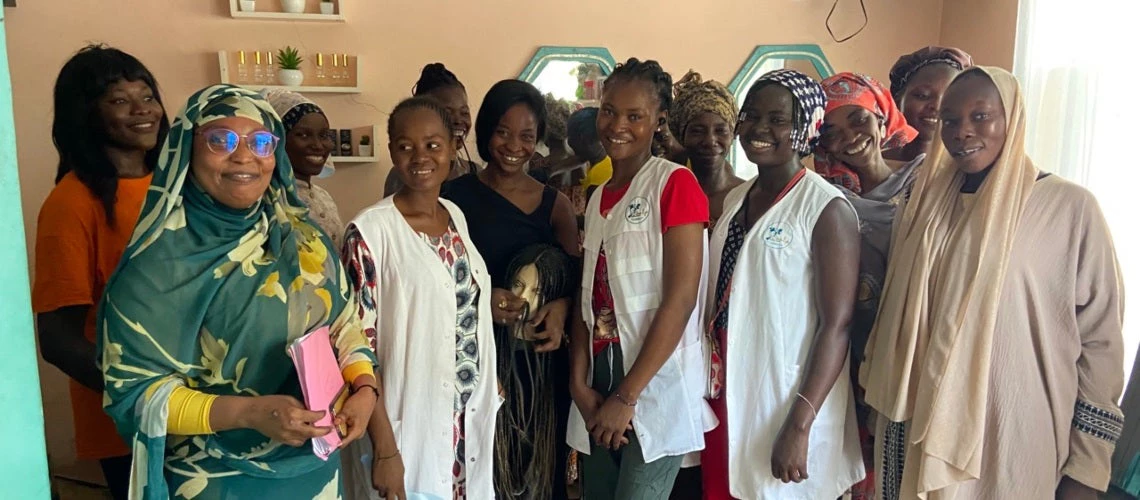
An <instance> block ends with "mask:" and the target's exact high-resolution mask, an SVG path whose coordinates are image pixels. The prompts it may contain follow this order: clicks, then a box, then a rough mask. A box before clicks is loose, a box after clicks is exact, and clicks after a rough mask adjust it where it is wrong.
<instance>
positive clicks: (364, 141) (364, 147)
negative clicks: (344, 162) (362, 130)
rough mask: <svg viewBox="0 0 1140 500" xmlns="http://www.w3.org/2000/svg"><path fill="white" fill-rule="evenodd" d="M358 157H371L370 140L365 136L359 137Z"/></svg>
mask: <svg viewBox="0 0 1140 500" xmlns="http://www.w3.org/2000/svg"><path fill="white" fill-rule="evenodd" d="M360 156H365V157H367V156H372V138H371V137H368V136H366V135H362V136H360Z"/></svg>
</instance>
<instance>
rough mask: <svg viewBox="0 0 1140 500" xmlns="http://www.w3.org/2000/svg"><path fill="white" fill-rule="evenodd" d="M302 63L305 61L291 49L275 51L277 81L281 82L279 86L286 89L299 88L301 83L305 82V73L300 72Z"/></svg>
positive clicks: (295, 50)
mask: <svg viewBox="0 0 1140 500" xmlns="http://www.w3.org/2000/svg"><path fill="white" fill-rule="evenodd" d="M302 62H305V59H304V58H302V57H301V54H300V53H299V52H298V51H297V49H295V48H293V47H288V46H287V47H285V48H283V49H281V50H279V51H277V67H278V71H277V79H278V80H280V81H281V85H285V86H287V87H300V86H301V83H302V82H304V81H305V73H303V72H301V63H302Z"/></svg>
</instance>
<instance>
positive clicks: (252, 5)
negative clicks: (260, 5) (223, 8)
mask: <svg viewBox="0 0 1140 500" xmlns="http://www.w3.org/2000/svg"><path fill="white" fill-rule="evenodd" d="M256 8H257V2H255V1H254V0H241V11H242V12H253V11H254V10H256Z"/></svg>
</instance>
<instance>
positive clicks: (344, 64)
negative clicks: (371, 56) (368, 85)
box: [340, 54, 352, 85]
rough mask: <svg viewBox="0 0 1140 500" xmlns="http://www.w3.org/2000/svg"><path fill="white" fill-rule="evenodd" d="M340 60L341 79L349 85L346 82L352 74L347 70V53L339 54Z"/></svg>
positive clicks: (346, 83)
mask: <svg viewBox="0 0 1140 500" xmlns="http://www.w3.org/2000/svg"><path fill="white" fill-rule="evenodd" d="M340 61H341V65H340V70H341V81H343V82H344V84H345V85H351V84H350V83H348V80H349V79H351V78H352V75H350V74H349V72H348V54H341V55H340Z"/></svg>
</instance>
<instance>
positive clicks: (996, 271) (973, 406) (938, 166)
mask: <svg viewBox="0 0 1140 500" xmlns="http://www.w3.org/2000/svg"><path fill="white" fill-rule="evenodd" d="M978 72H984V73H985V74H986V75H988V76H989V78H990V79H991V80H992V81H993V82H994V84H995V85H996V86H997V88H998V91H999V93H1000V95H1001V99H1002V104H1003V106H1004V107H1005V119H1006V131H1007V135H1006V140H1005V145H1004V146H1003V147H1002V152H1001V155H999V156H998V158H997V161H996V162H995V163H994V166H993V168H992V170H991V171H990V173H989V175H988V177H987V178H986V180H985V182H984V183H983V184H982V187H981V189H980V190H979V191H978V193H977V194H976V195H972V196H973V197H975V198H976V199H975V200H973V202H972V203H968V204H967V203H964V201H965V200H964V199H963V198H962V197H963V195H962V194H961V193H960V188H961V186H962V182H963V180H964V175H963V174H962V173H960V172H959V171H958V170H957V169H956V168H955V166H954V163H953V161H952V159H951V157H950V155H949V154H948V153H947V151H946V148H945V146H944V145H943V143H942V141H941V133H940V131H939V133H936V134H934V137H935V142H934V144H933V145H931V151H932V152H933V153H932V158H930V159H928V161H930V162H931V164H930V166H931V168H925V169H923V170H922V171H921V173H919V175H918V178H917V179H916V181H915V185H914V192H913V194H912V195H911V198H910V201H909V202H908V203H907V204H906V206H905V208H904V209H903V211H902V213H901V214H900V216H899V220H898V221H897V222H896V223H895V228H894V234H893V241H895V243H894V245H893V248H892V252H891V256H890V261H889V263H888V265H887V276H886V281H885V283H884V286H885V289H884V292H883V298H882V301H881V304H882V305H881V306H880V309H879V315H878V319H877V320H876V322H875V327H874V329H873V330H872V332H871V337H870V339H869V340H868V343H867V350H866V361H864V362H863V367H862V369H861V373H860V375H861V377H860V378H861V381H862V383H863V387H865V388H866V389H867V393H866V401H867V403H868V404H870V405H871V406H872V407H874V408H875V409H876V410H878V411H879V412H880V413H882V414H883V415H885V416H886V417H887V418H889V419H891V420H892V421H895V422H903V421H906V420H911V426H910V431H909V432H908V433H907V441H908V442H907V458H906V469H907V475H908V476H909V475H911V474H916V475H917V476H916V477H917V486H918V496H919V498H927V496H928V495H927V494H928V493H929V492H935V491H938V490H941V489H943V488H946V487H950V486H953V485H955V484H957V483H960V482H963V481H967V480H970V479H973V478H977V477H978V476H979V475H980V473H981V464H982V448H983V446H985V444H984V443H983V442H982V439H983V435H984V431H985V421H986V418H985V417H986V404H987V401H988V399H987V398H988V393H989V387H990V380H989V375H990V354H991V346H992V344H993V336H994V324H995V322H996V318H997V310H998V307H999V304H998V301H999V299H1000V298H1001V290H1002V283H1003V280H1004V277H1005V271H1006V264H1007V263H1008V259H1009V254H1010V248H1011V246H1012V244H1013V239H1014V233H1015V231H1016V230H1017V225H1018V221H1019V220H1020V218H1021V213H1022V209H1023V208H1024V207H1025V203H1026V201H1027V200H1028V199H1029V192H1030V190H1031V189H1032V188H1033V184H1034V182H1035V181H1036V179H1037V175H1038V171H1037V168H1036V167H1034V166H1033V163H1032V162H1031V161H1030V159H1029V157H1027V156H1026V155H1025V106H1024V103H1023V102H1022V96H1021V90H1020V88H1019V86H1018V83H1017V80H1016V79H1015V78H1014V77H1013V75H1011V74H1010V73H1009V72H1007V71H1005V70H1003V69H999V68H990V67H975V68H973V69H969V70H967V71H965V72H963V73H962V74H960V75H959V76H958V77H957V79H961V78H963V77H965V76H967V75H971V74H973V76H975V77H976V76H978V75H977V73H978ZM967 196H970V195H967ZM956 212H957V213H956ZM935 496H937V495H935Z"/></svg>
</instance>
